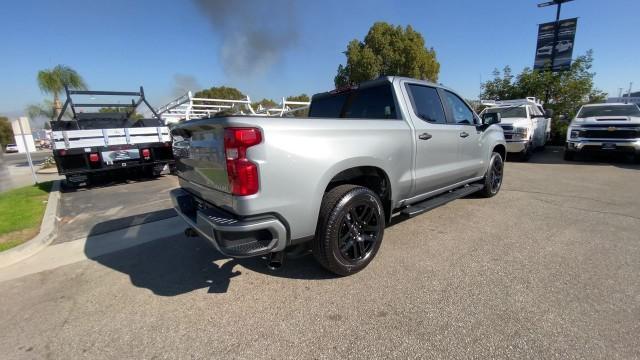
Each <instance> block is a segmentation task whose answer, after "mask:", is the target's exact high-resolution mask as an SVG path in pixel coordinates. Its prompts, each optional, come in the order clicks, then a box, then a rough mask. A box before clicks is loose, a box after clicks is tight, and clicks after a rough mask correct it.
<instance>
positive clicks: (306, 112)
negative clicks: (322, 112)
mask: <svg viewBox="0 0 640 360" xmlns="http://www.w3.org/2000/svg"><path fill="white" fill-rule="evenodd" d="M287 101H305V102H309V101H311V99H310V98H309V95H307V94H304V93H303V94H300V95H293V96H287ZM292 107H296V105H294V106H292ZM291 115H293V116H297V117H307V116H309V108H306V109H304V110H298V111H294V112H292V113H291Z"/></svg>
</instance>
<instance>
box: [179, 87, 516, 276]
mask: <svg viewBox="0 0 640 360" xmlns="http://www.w3.org/2000/svg"><path fill="white" fill-rule="evenodd" d="M499 121H500V114H498V113H489V114H487V116H486V117H485V118H484V120H481V118H479V117H478V116H477V115H476V114H475V113H474V112H473V110H471V107H470V106H469V105H468V104H467V103H466V102H465V101H464V100H463V98H462V97H460V96H459V95H458V94H456V93H455V92H454V91H453V90H451V89H448V88H445V87H442V86H440V85H437V84H433V83H430V82H426V81H421V80H415V79H409V78H401V77H383V78H380V79H378V80H374V81H369V82H365V83H362V84H361V85H360V86H357V87H351V88H347V89H341V90H335V91H331V92H326V93H321V94H316V95H314V96H313V98H312V101H311V106H310V109H309V117H308V118H265V117H257V116H225V117H214V118H207V119H200V120H190V121H187V122H184V123H182V124H180V125H178V126H177V127H176V128H174V129H173V135H174V136H180V137H182V138H184V139H186V140H188V147H189V151H188V153H189V156H188V157H187V158H184V157H183V158H179V159H177V160H176V161H177V164H176V165H177V175H178V176H179V183H180V187H181V188H178V189H175V190H173V191H172V192H171V197H172V200H173V204H174V207H175V208H176V210H177V212H178V214H180V215H181V216H182V218H183V219H184V220H185V221H186V222H187V224H188V225H189V226H190V227H191V228H190V229H188V231H187V234H194V233H195V234H199V235H201V236H203V237H205V238H207V239H208V240H209V241H210V242H211V243H212V244H213V245H214V246H215V247H216V248H217V249H218V250H219V251H220V252H222V253H223V254H225V255H227V256H230V257H249V256H259V255H269V258H270V260H271V262H272V264H279V263H280V262H281V260H282V259H283V254H284V250H285V249H288V248H292V247H294V246H307V245H310V247H311V248H312V249H313V254H314V256H315V258H316V259H317V260H318V262H319V263H320V264H321V265H322V266H323V267H325V268H326V269H328V270H329V271H332V272H334V273H336V274H339V275H348V274H352V273H355V272H357V271H360V270H362V269H363V268H364V267H365V266H367V265H368V264H369V263H370V262H371V260H372V259H373V258H374V257H375V255H376V253H377V252H378V249H379V248H380V244H381V242H382V239H383V235H384V229H385V226H386V225H387V224H389V222H390V221H391V218H392V217H394V216H408V217H411V216H416V215H418V214H421V213H423V212H425V211H428V210H430V209H432V208H434V207H436V206H440V205H442V204H445V203H447V202H448V201H451V200H453V199H456V198H460V197H462V196H465V195H468V194H471V193H474V192H477V193H479V194H481V195H482V196H485V197H491V196H494V195H496V194H497V193H498V191H499V190H500V186H501V184H502V178H503V164H504V159H505V155H506V143H505V140H504V135H503V132H502V128H500V126H499V125H497V123H498V122H499ZM309 242H310V243H309ZM302 244H304V245H302Z"/></svg>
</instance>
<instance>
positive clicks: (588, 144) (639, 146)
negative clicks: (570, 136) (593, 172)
mask: <svg viewBox="0 0 640 360" xmlns="http://www.w3.org/2000/svg"><path fill="white" fill-rule="evenodd" d="M603 144H607V145H610V146H613V147H612V148H610V149H605V148H603ZM612 144H615V145H612ZM566 149H567V150H568V151H574V152H583V151H584V152H612V151H613V152H627V153H636V154H638V153H640V139H630V140H621V139H612V140H611V141H606V140H577V141H567V146H566Z"/></svg>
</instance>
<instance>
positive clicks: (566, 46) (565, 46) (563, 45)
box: [556, 40, 573, 52]
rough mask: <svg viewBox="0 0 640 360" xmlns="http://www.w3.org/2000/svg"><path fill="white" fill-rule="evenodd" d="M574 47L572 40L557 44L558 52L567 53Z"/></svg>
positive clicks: (561, 41)
mask: <svg viewBox="0 0 640 360" xmlns="http://www.w3.org/2000/svg"><path fill="white" fill-rule="evenodd" d="M572 47H573V43H572V42H571V41H570V40H560V41H558V43H557V44H556V51H557V52H565V51H568V50H571V48H572Z"/></svg>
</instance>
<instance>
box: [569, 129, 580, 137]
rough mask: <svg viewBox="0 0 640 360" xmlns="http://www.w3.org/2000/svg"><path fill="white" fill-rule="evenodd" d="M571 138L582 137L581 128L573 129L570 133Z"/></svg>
mask: <svg viewBox="0 0 640 360" xmlns="http://www.w3.org/2000/svg"><path fill="white" fill-rule="evenodd" d="M569 137H570V138H571V139H577V138H579V137H580V130H571V134H570V135H569Z"/></svg>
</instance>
